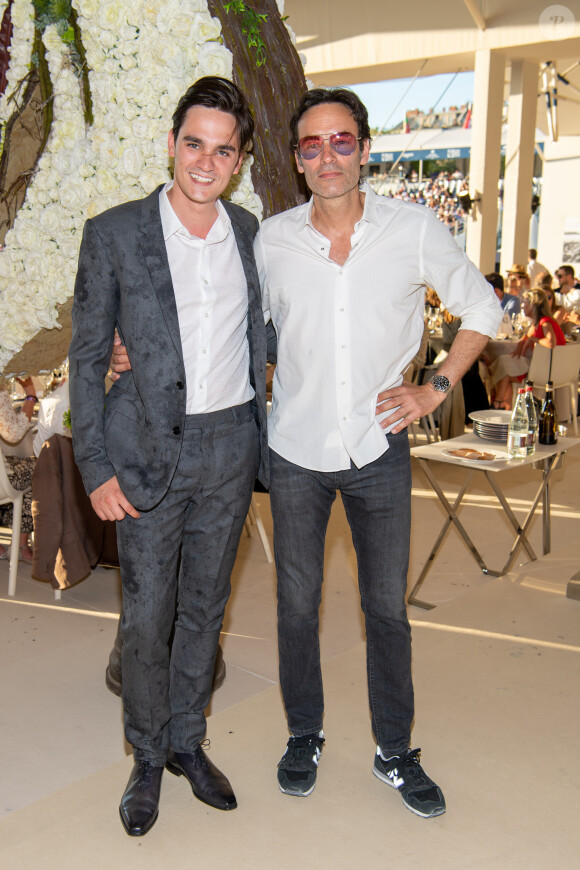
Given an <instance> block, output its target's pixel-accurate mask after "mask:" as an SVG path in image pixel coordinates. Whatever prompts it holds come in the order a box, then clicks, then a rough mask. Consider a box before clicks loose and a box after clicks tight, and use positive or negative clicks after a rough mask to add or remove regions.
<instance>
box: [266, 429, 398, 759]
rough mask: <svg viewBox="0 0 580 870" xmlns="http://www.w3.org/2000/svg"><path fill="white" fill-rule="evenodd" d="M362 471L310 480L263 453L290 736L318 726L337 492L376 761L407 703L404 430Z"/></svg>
mask: <svg viewBox="0 0 580 870" xmlns="http://www.w3.org/2000/svg"><path fill="white" fill-rule="evenodd" d="M388 438H389V449H388V450H387V451H386V452H385V453H384V454H383V455H382V456H381V457H379V459H377V460H376V461H375V462H372V463H370V464H369V465H367V466H365V467H364V468H356V467H354V466H351V468H350V469H349V470H348V471H337V472H319V471H311V470H309V469H306V468H302V467H300V466H298V465H294V464H293V463H291V462H288V461H287V460H285V459H283V458H282V457H281V456H279V455H278V454H276V453H274V452H273V451H270V462H271V466H270V473H271V477H270V498H271V506H272V516H273V519H274V549H275V556H276V570H277V573H278V645H279V654H280V684H281V687H282V694H283V697H284V705H285V707H286V715H287V718H288V727H289V729H290V732H291V733H292V734H293V735H295V736H299V735H302V734H310V733H312V732H314V731H319V730H320V729H321V728H322V719H323V711H324V700H323V690H322V675H321V669H320V647H319V639H318V628H319V626H318V610H319V606H320V597H321V588H322V579H323V564H324V541H325V537H326V528H327V525H328V520H329V517H330V510H331V506H332V503H333V501H334V499H335V497H336V492H337V490H338V491H340V493H341V495H342V501H343V504H344V508H345V512H346V516H347V519H348V523H349V525H350V529H351V533H352V540H353V544H354V548H355V551H356V555H357V562H358V580H359V589H360V596H361V604H362V609H363V613H364V617H365V625H366V635H367V675H368V690H369V701H370V708H371V717H372V727H373V732H374V735H375V738H376V741H377V743H378V744H379V746H380V747H381V750H382V752H383V753H384V754H389V755H394V754H398V753H399V752H401V751H404V750H405V749H407V748H408V746H409V743H410V735H411V723H412V720H413V711H414V700H413V682H412V678H411V629H410V626H409V620H408V619H407V609H406V606H405V593H406V588H407V570H408V564H409V540H410V527H411V467H410V457H409V442H408V437H407V432H406V430H405V431H403V432H401V433H399V434H398V435H389V436H388Z"/></svg>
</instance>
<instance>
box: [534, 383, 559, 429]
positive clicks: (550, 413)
mask: <svg viewBox="0 0 580 870" xmlns="http://www.w3.org/2000/svg"><path fill="white" fill-rule="evenodd" d="M553 390H554V386H553V384H552V381H548V383H547V384H546V397H545V399H544V402H543V404H542V410H541V411H540V421H539V424H538V441H539V442H540V444H555V443H556V442H557V440H558V436H557V434H556V427H557V424H558V419H557V417H556V406H555V405H554V395H553Z"/></svg>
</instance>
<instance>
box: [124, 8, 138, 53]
mask: <svg viewBox="0 0 580 870" xmlns="http://www.w3.org/2000/svg"><path fill="white" fill-rule="evenodd" d="M128 5H129V6H132V5H133V4H128ZM127 12H128V10H127ZM119 36H120V37H121V40H122V42H123V43H124V44H125V45H127V44H128V43H131V42H135V41H136V40H137V39H138V37H139V28H138V27H135V25H133V24H128V23H125V24H123V26H122V27H121V29H120V30H119Z"/></svg>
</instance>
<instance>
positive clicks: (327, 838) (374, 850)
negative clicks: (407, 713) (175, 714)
mask: <svg viewBox="0 0 580 870" xmlns="http://www.w3.org/2000/svg"><path fill="white" fill-rule="evenodd" d="M463 474H464V472H463V469H458V468H455V467H449V466H443V465H442V464H440V465H439V467H438V468H437V476H438V478H439V479H440V480H441V481H442V482H443V483H444V484H445V488H446V490H448V491H453V490H456V489H457V488H458V486H459V485H460V481H461V479H462V476H463ZM537 475H538V472H530V471H525V470H514V471H509V472H505V473H504V474H502V476H501V485H502V488H503V489H504V491H505V493H506V495H507V496H508V498H509V499H510V503H511V504H512V506H515V509H516V514H517V516H518V518H520V519H521V518H523V516H524V515H525V512H526V510H527V507H528V506H529V503H530V501H531V499H532V498H533V496H534V494H535V490H536V488H537V485H538V482H539V479H538V476H537ZM477 477H481V479H480V480H478V481H477V482H476V484H475V486H474V488H472V489H470V491H469V493H468V495H467V496H466V498H465V501H464V507H462V508H461V516H462V518H463V520H464V522H465V525H466V527H467V529H468V531H469V533H470V534H471V535H472V536H473V538H474V540H475V542H476V544H477V545H478V546H479V547H480V549H481V552H482V555H483V557H484V559H485V560H486V561H487V562H488V563H489V564H490V565H491V566H492V567H497V566H499V565H500V564H501V563H503V561H504V560H505V556H506V554H507V552H508V550H509V548H510V546H511V543H512V540H513V535H512V531H511V528H510V527H509V525H508V523H507V522H506V520H505V519H504V517H503V516H502V514H501V512H500V510H499V507H498V505H497V502H496V500H495V497H494V496H493V494H492V493H491V491H490V490H488V488H487V483H486V482H485V480H484V479H483V476H480V475H478V476H477ZM413 493H414V496H413V511H414V513H413V537H412V560H411V568H410V575H409V577H410V585H411V584H412V582H413V581H414V579H415V578H416V576H417V575H418V573H419V571H420V569H421V567H422V565H423V563H424V561H425V559H426V557H427V555H428V552H429V549H430V547H431V545H432V543H433V541H434V539H435V538H436V536H437V534H438V532H439V529H440V527H441V524H442V522H443V519H444V514H443V511H442V508H441V507H440V505H439V504H438V502H437V501H436V499H435V496H434V494H433V493H432V491H431V490H430V487H429V486H428V484H427V482H426V480H425V479H424V478H423V477H422V475H421V472H420V470H419V469H415V476H414V490H413ZM257 499H258V503H259V505H260V511H261V515H262V517H263V519H264V523H265V525H266V528H267V531H268V534H269V535H270V538H271V517H270V510H269V499H268V496H264V495H260V496H257ZM579 516H580V449H579V448H576V449H575V450H573V451H571V452H570V453H569V454H568V455H567V456H566V457H565V461H564V466H563V468H562V470H560V471H558V472H557V474H556V479H555V482H554V485H553V487H552V518H553V529H552V553H551V555H549V556H546V557H542V558H540V559H538V561H536V562H531V563H527V564H519V563H518V564H517V566H516V568H515V570H514V571H513V572H512V573H511V574H509V575H508V576H506V577H504V578H501V579H492V578H490V577H486V576H484V575H483V574H482V573H481V571H480V570H479V568H478V567H477V565H476V564H475V562H474V561H473V559H472V558H471V555H470V554H469V553H468V551H467V549H466V548H465V546H464V544H463V543H462V542H461V541H460V540H459V538H458V536H457V534H456V533H455V531H454V530H453V529H452V530H451V531H450V532H449V534H448V535H447V538H446V540H445V543H444V545H443V549H442V551H441V552H440V554H439V556H438V557H437V559H436V560H435V563H434V565H433V568H432V570H431V573H430V574H429V576H428V578H427V580H426V582H425V585H424V587H423V589H422V592H421V596H422V597H423V598H425V599H428V600H429V601H431V602H433V603H435V604H436V605H437V607H436V608H435V609H434V610H432V611H425V610H421V609H419V608H416V607H410V609H409V613H410V617H411V620H412V624H413V638H414V640H413V651H414V652H413V656H414V658H413V668H414V681H415V689H416V707H417V709H416V722H415V727H414V733H413V743H414V745H415V746H421V747H422V750H423V756H422V760H423V763H424V766H425V768H426V769H427V771H428V773H429V774H430V775H431V776H432V777H433V778H434V779H436V780H437V781H438V782H439V784H440V785H441V786H442V788H443V790H444V792H445V794H446V798H447V804H448V811H447V813H446V815H444V816H442V817H440V818H438V819H433V820H423V819H420V818H417V817H416V816H414V815H413V814H412V813H410V812H408V810H406V809H405V808H404V807H403V805H402V803H401V801H400V797H399V796H398V794H397V793H396V792H395V791H394V790H391V789H390V788H388V787H387V786H385V785H384V784H382V783H380V782H379V781H378V780H377V779H376V778H375V777H373V776H372V775H371V772H370V771H371V766H372V758H373V750H374V746H373V740H372V735H371V732H370V722H369V713H368V705H367V700H366V689H365V662H364V629H363V624H362V619H361V615H360V608H359V604H358V592H357V586H356V570H355V569H356V563H355V557H354V553H353V550H352V546H351V543H350V536H349V531H348V526H347V524H346V520H345V517H344V512H343V509H342V505H341V504H340V500H338V501H337V504H336V505H335V508H334V509H333V514H332V518H331V523H330V528H329V535H328V545H327V558H326V580H325V589H324V598H323V605H322V615H321V624H322V628H321V651H322V658H323V663H324V665H323V666H324V680H325V692H326V718H325V733H326V737H327V743H326V746H325V749H324V752H323V756H322V760H321V765H320V773H319V777H318V783H317V787H316V790H315V791H314V793H313V794H312V795H311V796H310V797H309V798H307V799H298V798H290V797H287V796H284V795H282V794H281V793H280V792H279V790H278V788H277V783H276V778H275V769H276V763H277V761H278V759H279V757H280V755H281V753H282V751H283V748H284V745H285V742H286V739H287V734H286V729H285V723H284V717H283V712H282V707H281V702H280V693H279V688H278V683H277V652H276V641H275V581H274V569H273V566H272V565H270V564H268V562H267V561H266V559H265V556H264V551H263V549H262V546H261V543H260V539H259V537H258V535H257V533H256V532H255V533H254V536H253V537H252V538H250V537H247V536H244V537H243V539H242V542H241V545H240V551H239V554H238V559H237V563H236V569H235V574H234V578H233V593H232V598H231V601H230V605H229V608H228V613H227V618H226V623H225V626H224V634H223V639H222V642H223V647H224V653H225V659H226V662H227V678H226V682H225V684H224V686H223V687H222V688H221V689H220V690H219V691H218V692H217V693H216V694H215V695H214V698H213V700H212V704H211V709H210V719H209V737H210V738H211V748H210V750H209V751H210V753H211V757H212V759H213V760H214V761H215V763H217V764H218V766H220V767H221V768H222V769H223V770H224V771H226V772H227V774H228V775H229V777H230V779H231V781H232V784H233V785H234V787H235V790H236V793H237V796H238V803H239V808H238V809H237V810H236V811H235V812H233V813H219V812H218V811H215V810H211V809H209V808H208V807H205V806H204V805H203V804H200V803H199V802H198V801H196V800H195V799H194V798H193V796H192V794H191V792H190V790H189V788H188V787H187V784H186V783H185V782H184V781H183V779H176V778H175V777H172V776H170V775H169V774H166V776H165V778H164V782H163V791H162V800H161V810H160V817H159V821H158V822H157V824H156V825H155V827H154V828H153V829H152V831H151V832H150V833H149V834H148V835H147V836H146V837H145V838H142V839H136V840H133V839H130V838H128V837H127V836H126V835H125V834H124V832H123V830H122V828H121V825H120V822H119V819H118V814H117V806H118V802H119V799H120V796H121V793H122V791H123V788H124V785H125V782H126V779H127V777H128V774H129V771H130V768H131V759H130V757H129V756H128V752H129V750H128V747H127V746H126V744H125V742H124V739H123V733H122V724H121V717H122V713H121V703H120V701H119V699H118V698H116V697H114V696H113V695H111V694H110V693H109V692H108V691H107V689H106V688H105V685H104V680H103V675H104V668H105V665H106V662H107V657H108V652H109V649H110V646H111V644H112V641H113V638H114V635H115V630H116V616H117V613H118V607H119V578H118V574H117V572H116V571H106V570H104V569H97V570H95V571H94V572H93V574H92V575H91V576H90V577H89V578H88V579H87V580H85V581H83V582H82V583H81V584H79V585H78V586H76V587H75V588H74V589H71V590H69V591H67V592H65V593H64V594H63V598H62V600H61V601H60V602H57V601H55V600H54V597H53V593H52V590H51V589H50V587H48V586H46V585H44V584H42V583H38V582H36V581H34V580H32V579H31V578H30V577H29V576H27V575H28V571H27V569H26V567H25V566H24V565H21V566H20V569H19V577H18V584H17V590H16V598H15V599H9V598H8V597H7V595H6V590H7V582H8V565H7V562H5V561H3V562H0V661H1V663H2V695H1V698H2V700H1V706H0V729H1V731H0V741H1V743H0V745H1V746H2V775H1V777H0V867H2V868H3V870H29V868H30V870H32V868H34V870H51V868H59V870H69V868H71V870H72V868H78V867H83V868H86V870H92V868H101V867H102V868H105V867H106V868H114V870H115V868H124V870H125V868H126V870H133V868H140V870H147V868H149V867H151V868H153V867H156V868H157V867H170V866H182V867H187V868H189V867H198V866H200V867H204V868H211V870H213V868H216V870H221V868H238V867H239V868H245V867H253V868H268V870H270V868H284V870H285V868H290V867H296V866H300V867H303V868H305V870H326V868H359V867H360V868H363V867H364V868H373V870H374V868H383V867H386V866H389V865H393V866H397V867H404V868H415V867H430V868H436V870H438V868H451V870H455V868H457V870H466V868H496V870H519V868H522V870H523V868H526V870H530V868H531V870H535V868H538V870H539V868H546V867H548V868H552V867H554V868H556V867H557V868H559V870H568V868H570V870H572V868H577V867H578V866H579V863H580V857H579V852H580V850H579V846H580V835H579V833H578V821H577V820H578V808H579V807H580V793H579V792H580V789H579V785H578V783H579V781H580V778H579V770H580V765H579V761H580V758H579V756H580V752H579V741H578V722H579V721H580V700H579V693H578V684H579V679H578V678H579V673H580V669H579V664H580V656H579V653H580V602H578V601H573V600H571V599H568V598H566V595H565V592H566V584H567V582H568V580H569V578H570V577H571V576H572V575H573V574H574V573H575V572H576V571H577V570H579V569H580V564H579V563H580V558H578V552H579V547H580V523H579V522H578V519H579ZM530 537H531V541H532V545H533V546H534V548H535V549H536V551H537V552H538V553H541V549H542V545H541V540H542V536H541V522H540V520H539V519H537V520H535V521H534V525H533V527H532V532H531V536H530ZM0 541H2V542H5V541H6V535H5V534H3V532H2V531H0ZM519 561H520V562H521V561H522V560H521V559H520V560H519Z"/></svg>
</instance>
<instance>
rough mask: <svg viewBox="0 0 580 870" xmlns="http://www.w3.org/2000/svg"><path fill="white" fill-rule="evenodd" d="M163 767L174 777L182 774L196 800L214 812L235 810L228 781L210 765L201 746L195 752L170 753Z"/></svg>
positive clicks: (232, 794)
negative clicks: (212, 808)
mask: <svg viewBox="0 0 580 870" xmlns="http://www.w3.org/2000/svg"><path fill="white" fill-rule="evenodd" d="M165 766H166V768H167V770H169V771H170V772H171V773H174V774H175V776H181V775H182V774H183V776H185V778H186V779H187V781H188V782H189V784H190V786H191V788H192V789H193V793H194V795H195V796H196V798H198V799H199V800H200V801H203V802H204V804H209V805H210V807H215V808H216V810H235V808H236V807H237V805H238V804H237V801H236V796H235V794H234V793H233V791H232V787H231V785H230V783H229V781H228V779H227V778H226V777H225V776H224V775H223V773H222V772H221V770H218V769H217V767H216V766H215V764H212V762H211V761H210V760H209V758H208V757H207V755H206V754H205V752H204V751H203V749H202V748H201V746H198V747H197V749H196V750H195V752H173V751H170V752H169V755H168V757H167V763H166V765H165Z"/></svg>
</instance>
